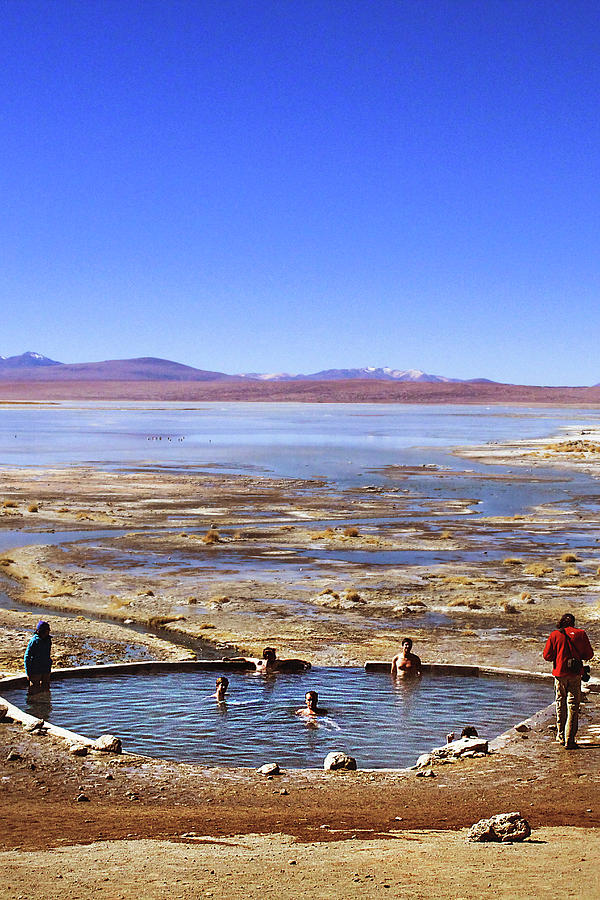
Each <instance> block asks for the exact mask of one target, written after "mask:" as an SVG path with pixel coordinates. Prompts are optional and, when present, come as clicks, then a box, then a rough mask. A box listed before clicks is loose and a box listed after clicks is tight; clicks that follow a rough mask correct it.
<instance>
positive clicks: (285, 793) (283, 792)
mask: <svg viewBox="0 0 600 900" xmlns="http://www.w3.org/2000/svg"><path fill="white" fill-rule="evenodd" d="M279 793H280V794H282V795H283V796H284V797H287V796H288V794H289V791H286V789H285V788H281V790H280V791H279Z"/></svg>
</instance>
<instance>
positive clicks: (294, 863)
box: [288, 859, 297, 866]
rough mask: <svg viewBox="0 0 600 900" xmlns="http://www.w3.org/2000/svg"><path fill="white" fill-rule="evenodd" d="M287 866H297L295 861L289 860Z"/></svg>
mask: <svg viewBox="0 0 600 900" xmlns="http://www.w3.org/2000/svg"><path fill="white" fill-rule="evenodd" d="M288 865H290V866H295V865H297V863H296V860H295V859H290V860H289V863H288Z"/></svg>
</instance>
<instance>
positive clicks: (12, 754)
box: [6, 750, 23, 762]
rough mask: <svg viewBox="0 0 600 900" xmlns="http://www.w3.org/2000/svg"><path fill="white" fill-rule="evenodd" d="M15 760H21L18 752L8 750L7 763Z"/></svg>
mask: <svg viewBox="0 0 600 900" xmlns="http://www.w3.org/2000/svg"><path fill="white" fill-rule="evenodd" d="M17 759H23V757H22V756H21V754H20V753H19V751H18V750H9V752H8V756H7V757H6V761H7V762H15V760H17Z"/></svg>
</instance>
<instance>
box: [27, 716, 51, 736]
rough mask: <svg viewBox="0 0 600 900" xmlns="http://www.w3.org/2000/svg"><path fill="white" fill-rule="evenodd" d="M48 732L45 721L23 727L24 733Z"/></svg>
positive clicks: (37, 721)
mask: <svg viewBox="0 0 600 900" xmlns="http://www.w3.org/2000/svg"><path fill="white" fill-rule="evenodd" d="M47 730H48V729H47V728H46V727H45V724H44V720H43V719H36V720H35V722H32V723H31V724H30V725H23V731H26V732H27V733H28V734H46V732H47Z"/></svg>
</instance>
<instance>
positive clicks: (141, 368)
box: [0, 354, 238, 382]
mask: <svg viewBox="0 0 600 900" xmlns="http://www.w3.org/2000/svg"><path fill="white" fill-rule="evenodd" d="M28 356H31V354H23V357H12V358H11V359H9V360H4V362H3V364H0V382H1V381H15V380H18V381H48V382H50V381H94V382H97V381H116V382H122V381H192V382H193V381H208V382H211V381H237V380H238V378H237V377H236V376H235V375H225V374H224V373H223V372H209V371H206V370H204V369H195V368H194V367H193V366H186V365H183V364H182V363H177V362H172V361H171V360H169V359H158V358H156V357H153V356H143V357H140V358H138V359H107V360H104V361H103V362H95V363H93V362H92V363H56V362H53V361H50V364H51V368H50V369H49V368H48V367H47V366H45V365H44V366H41V365H40V364H39V363H38V364H32V363H31V362H30V361H29V360H28V359H26V358H25V357H28ZM12 359H15V360H22V362H20V364H19V366H18V367H17V366H16V365H9V363H10V362H11V360H12ZM42 359H45V357H42Z"/></svg>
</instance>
